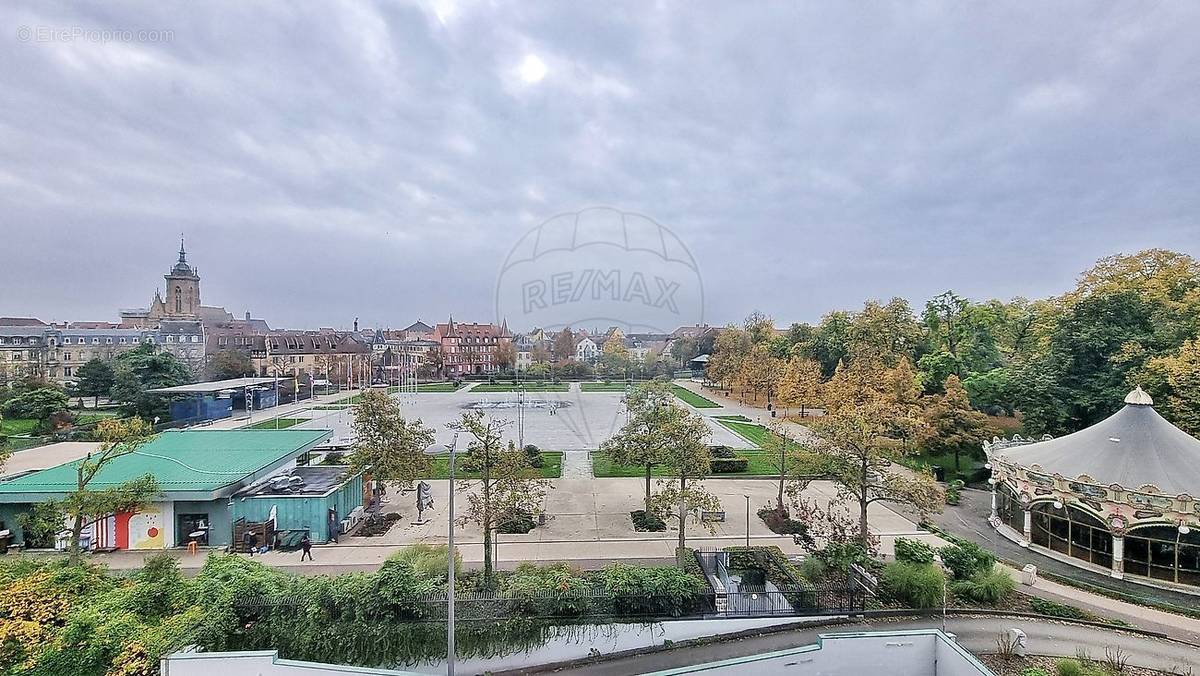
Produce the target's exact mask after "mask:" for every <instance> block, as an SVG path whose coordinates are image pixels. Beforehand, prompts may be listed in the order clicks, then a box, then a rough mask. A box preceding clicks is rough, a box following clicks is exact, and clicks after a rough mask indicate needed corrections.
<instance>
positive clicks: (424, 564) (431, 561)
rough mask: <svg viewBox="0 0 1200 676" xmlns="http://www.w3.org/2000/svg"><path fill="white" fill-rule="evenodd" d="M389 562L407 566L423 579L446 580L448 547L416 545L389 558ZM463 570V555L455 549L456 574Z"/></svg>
mask: <svg viewBox="0 0 1200 676" xmlns="http://www.w3.org/2000/svg"><path fill="white" fill-rule="evenodd" d="M387 560H388V561H395V562H397V563H403V564H407V565H408V566H410V567H412V572H413V574H415V575H416V576H417V577H418V578H421V579H445V578H446V573H447V570H446V545H426V544H416V545H412V546H410V547H405V548H404V549H401V550H400V551H398V552H396V553H395V554H392V555H391V556H389V557H388V559H387ZM461 570H462V554H460V553H459V551H458V548H457V547H456V548H455V549H454V574H455V575H456V576H457V575H458V573H459V571H461Z"/></svg>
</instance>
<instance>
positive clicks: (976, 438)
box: [922, 375, 988, 470]
mask: <svg viewBox="0 0 1200 676" xmlns="http://www.w3.org/2000/svg"><path fill="white" fill-rule="evenodd" d="M925 421H926V423H927V427H926V429H925V430H924V432H923V434H922V445H923V446H924V447H925V448H926V449H927V450H929V451H931V452H934V453H943V452H947V451H949V452H951V453H954V469H955V470H959V469H962V461H961V457H960V456H961V455H962V453H963V451H967V452H971V451H972V450H973V449H976V448H979V447H980V444H982V443H983V440H984V439H986V438H987V427H988V426H987V416H985V415H983V414H982V413H980V412H979V411H976V410H975V409H974V408H972V407H971V401H970V398H968V397H967V391H966V389H964V388H963V386H962V383H961V382H960V381H959V379H958V376H956V375H951V376H950V377H948V378H946V383H945V394H940V395H937V396H935V397H934V398H933V401H932V403H931V404H930V405H929V407H928V408H927V409H926V411H925Z"/></svg>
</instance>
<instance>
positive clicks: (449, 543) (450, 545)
mask: <svg viewBox="0 0 1200 676" xmlns="http://www.w3.org/2000/svg"><path fill="white" fill-rule="evenodd" d="M456 446H458V434H457V433H455V434H454V438H453V439H451V440H450V443H449V444H446V450H447V451H449V453H450V497H449V499H448V500H447V505H448V509H449V512H450V520H449V524H448V526H447V529H448V532H449V535H448V536H447V539H446V560H447V564H446V578H447V579H448V580H449V584H448V586H447V590H446V601H447V608H446V676H454V448H455V447H456Z"/></svg>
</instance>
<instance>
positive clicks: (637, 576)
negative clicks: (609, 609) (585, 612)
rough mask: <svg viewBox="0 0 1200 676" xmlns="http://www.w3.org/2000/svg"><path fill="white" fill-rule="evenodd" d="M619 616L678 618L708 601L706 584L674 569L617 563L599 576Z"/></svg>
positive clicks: (671, 567)
mask: <svg viewBox="0 0 1200 676" xmlns="http://www.w3.org/2000/svg"><path fill="white" fill-rule="evenodd" d="M596 579H597V582H599V583H600V584H601V586H603V587H604V589H605V591H607V592H608V593H609V594H610V595H611V596H612V598H611V600H610V601H611V603H612V606H613V611H614V612H615V613H617V614H620V615H654V616H658V615H671V616H679V615H682V614H684V613H687V612H690V611H691V610H693V609H694V608H695V607H696V606H697V604H699V603H703V602H704V600H705V594H704V592H705V591H707V584H705V582H704V581H702V580H699V579H697V578H696V577H694V576H692V575H690V574H688V573H687V572H686V571H683V570H681V569H679V568H676V567H674V566H660V567H654V568H647V567H642V566H630V565H626V564H623V563H615V564H613V565H611V566H609V567H607V568H605V569H604V570H602V571H600V572H599V573H597V574H596Z"/></svg>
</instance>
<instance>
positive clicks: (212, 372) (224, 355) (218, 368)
mask: <svg viewBox="0 0 1200 676" xmlns="http://www.w3.org/2000/svg"><path fill="white" fill-rule="evenodd" d="M204 372H205V375H206V377H207V378H208V379H209V380H232V379H233V378H246V377H249V376H252V375H254V364H252V363H251V362H250V356H249V355H247V354H246V353H245V352H243V351H241V350H228V349H226V350H221V351H220V352H217V353H216V354H214V355H213V356H212V358H211V359H209V360H208V366H206V367H205V369H204Z"/></svg>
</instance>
